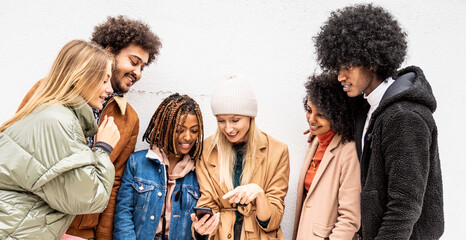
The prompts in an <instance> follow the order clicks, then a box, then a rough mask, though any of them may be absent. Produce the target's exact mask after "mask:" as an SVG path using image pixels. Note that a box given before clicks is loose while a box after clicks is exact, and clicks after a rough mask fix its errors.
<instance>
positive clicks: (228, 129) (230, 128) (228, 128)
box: [225, 122, 233, 133]
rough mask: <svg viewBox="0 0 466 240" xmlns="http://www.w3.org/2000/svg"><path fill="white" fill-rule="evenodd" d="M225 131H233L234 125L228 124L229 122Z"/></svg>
mask: <svg viewBox="0 0 466 240" xmlns="http://www.w3.org/2000/svg"><path fill="white" fill-rule="evenodd" d="M225 131H226V132H227V133H229V132H231V131H233V125H232V124H231V123H228V122H227V124H226V127H225Z"/></svg>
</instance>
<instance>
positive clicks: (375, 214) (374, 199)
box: [361, 190, 384, 237]
mask: <svg viewBox="0 0 466 240" xmlns="http://www.w3.org/2000/svg"><path fill="white" fill-rule="evenodd" d="M381 203H382V201H381V199H380V195H379V191H378V190H369V191H362V192H361V206H363V208H361V222H362V223H364V224H361V230H362V232H363V235H365V236H374V237H375V236H376V234H377V232H378V229H379V228H380V224H381V221H382V218H383V213H384V208H383V207H382V204H381Z"/></svg>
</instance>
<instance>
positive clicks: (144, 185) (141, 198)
mask: <svg viewBox="0 0 466 240" xmlns="http://www.w3.org/2000/svg"><path fill="white" fill-rule="evenodd" d="M132 186H133V188H134V190H135V194H134V202H135V207H134V209H135V210H136V211H140V210H145V209H147V206H148V205H149V199H150V195H151V194H152V192H153V190H154V188H155V186H154V185H153V184H150V183H149V182H147V181H143V180H139V179H135V180H134V181H133V184H132Z"/></svg>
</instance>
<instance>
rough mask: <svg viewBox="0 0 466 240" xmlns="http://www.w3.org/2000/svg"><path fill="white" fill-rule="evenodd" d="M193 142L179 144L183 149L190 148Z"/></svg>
mask: <svg viewBox="0 0 466 240" xmlns="http://www.w3.org/2000/svg"><path fill="white" fill-rule="evenodd" d="M191 144H192V143H180V144H179V145H180V147H181V148H182V149H189V148H191Z"/></svg>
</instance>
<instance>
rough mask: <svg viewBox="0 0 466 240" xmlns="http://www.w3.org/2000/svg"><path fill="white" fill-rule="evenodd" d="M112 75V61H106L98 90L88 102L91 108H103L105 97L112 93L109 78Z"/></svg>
mask: <svg viewBox="0 0 466 240" xmlns="http://www.w3.org/2000/svg"><path fill="white" fill-rule="evenodd" d="M111 76H112V62H111V61H108V64H107V69H106V74H105V78H104V79H103V80H102V84H101V85H100V87H99V90H98V92H97V93H96V94H95V96H93V97H92V98H91V99H90V100H89V102H88V104H89V106H91V107H92V108H95V109H99V110H101V109H102V108H103V105H102V104H103V102H104V101H105V98H107V96H108V95H109V94H111V93H113V89H112V85H111V84H110V78H111Z"/></svg>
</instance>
